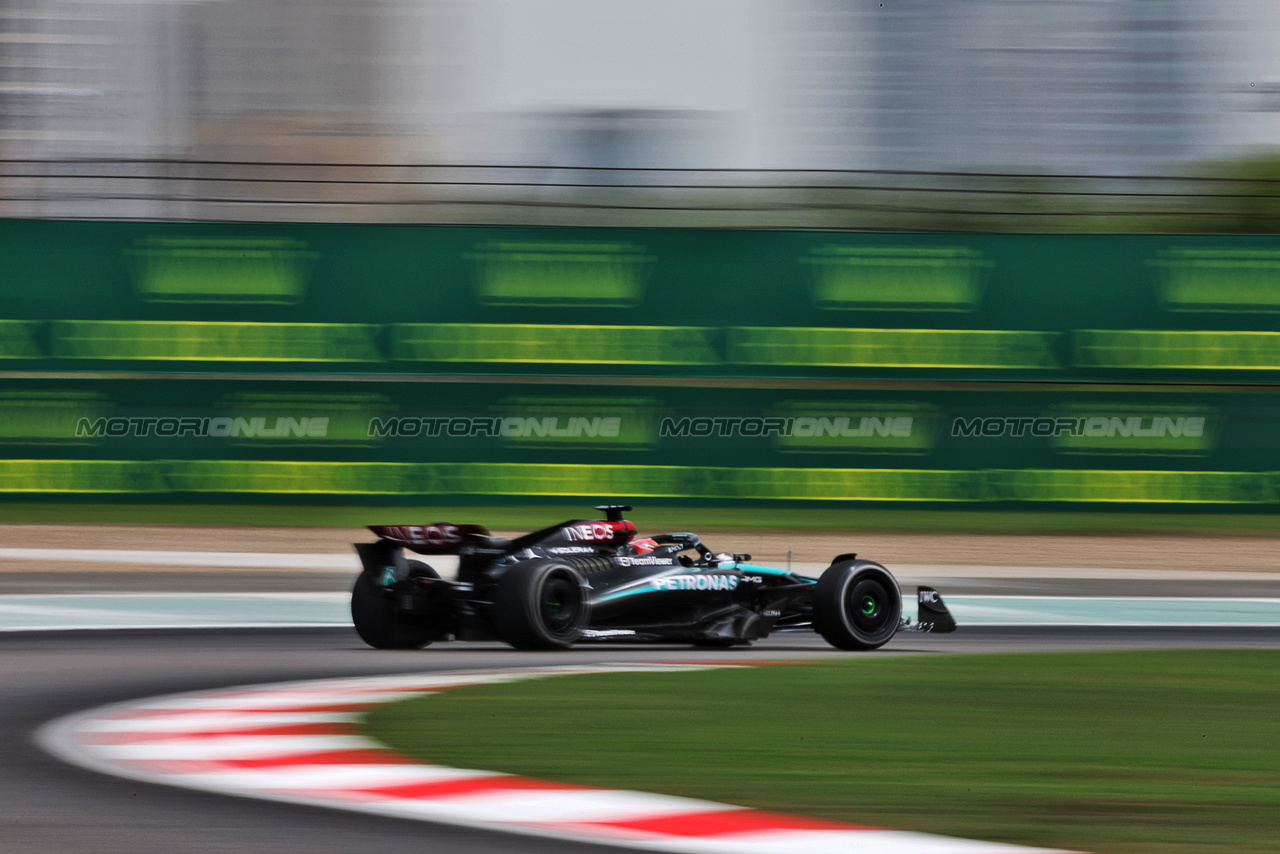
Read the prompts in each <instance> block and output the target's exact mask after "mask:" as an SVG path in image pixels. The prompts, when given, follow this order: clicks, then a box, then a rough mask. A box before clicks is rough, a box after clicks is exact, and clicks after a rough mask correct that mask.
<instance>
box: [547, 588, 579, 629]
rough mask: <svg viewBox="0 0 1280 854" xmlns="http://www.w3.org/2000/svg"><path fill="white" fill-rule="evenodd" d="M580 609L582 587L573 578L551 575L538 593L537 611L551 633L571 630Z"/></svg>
mask: <svg viewBox="0 0 1280 854" xmlns="http://www.w3.org/2000/svg"><path fill="white" fill-rule="evenodd" d="M581 611H582V588H581V587H580V586H579V585H578V584H576V583H575V582H574V581H573V579H570V578H565V577H564V576H563V575H553V576H551V577H550V578H548V579H547V581H546V583H545V584H543V585H542V590H541V591H539V594H538V613H539V614H540V615H541V617H542V624H543V625H544V626H546V627H547V630H548V631H549V632H551V633H552V634H564V633H565V632H569V631H572V630H573V629H574V628H575V627H576V626H577V624H578V615H579V614H580V613H581Z"/></svg>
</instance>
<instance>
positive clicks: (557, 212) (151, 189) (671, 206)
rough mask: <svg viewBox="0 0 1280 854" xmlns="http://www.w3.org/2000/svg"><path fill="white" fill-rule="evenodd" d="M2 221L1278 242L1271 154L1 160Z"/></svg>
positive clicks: (1279, 203)
mask: <svg viewBox="0 0 1280 854" xmlns="http://www.w3.org/2000/svg"><path fill="white" fill-rule="evenodd" d="M0 216H5V217H12V218H24V217H25V218H37V217H38V218H104V219H143V220H198V221H226V220H234V221H252V222H414V223H442V224H475V225H559V226H615V227H675V228H768V229H814V228H821V229H828V228H829V229H856V230H862V231H898V232H900V231H977V232H1003V231H1010V232H1081V233H1083V232H1110V233H1116V232H1122V233H1259V232H1260V233H1274V232H1276V231H1277V230H1278V229H1280V172H1277V170H1276V168H1275V162H1274V160H1266V159H1264V160H1260V161H1257V162H1253V163H1250V162H1247V161H1246V162H1240V163H1233V164H1219V165H1215V166H1207V167H1205V169H1204V173H1203V174H1191V175H1182V176H1159V175H1054V174H1004V173H982V172H924V171H919V172H916V171H873V170H743V169H649V168H612V167H545V166H538V165H512V166H485V165H469V166H468V165H430V164H412V163H405V164H388V163H364V164H360V163H322V162H318V163H300V162H287V163H286V162H266V161H264V162H247V161H217V160H186V159H172V160H128V159H85V160H23V159H9V160H0Z"/></svg>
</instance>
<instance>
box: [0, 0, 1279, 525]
mask: <svg viewBox="0 0 1280 854" xmlns="http://www.w3.org/2000/svg"><path fill="white" fill-rule="evenodd" d="M0 25H2V32H0V75H3V83H2V84H0V105H2V109H0V214H3V216H4V217H5V218H4V219H3V220H0V235H2V236H3V245H4V248H5V259H6V266H5V268H4V271H3V275H2V276H0V295H2V296H3V314H2V316H0V360H3V364H4V366H5V368H6V371H5V375H4V377H3V378H2V380H0V404H3V407H2V408H0V444H3V446H4V448H5V452H6V453H5V458H4V459H3V460H0V488H3V490H4V491H5V492H6V493H8V494H10V495H15V496H24V495H25V496H54V497H58V496H63V497H65V496H68V495H80V496H97V497H104V496H105V497H108V498H116V497H121V496H132V497H139V496H141V497H144V498H145V497H148V496H149V497H163V498H165V499H166V500H167V499H168V498H170V497H175V496H176V497H180V498H183V499H184V500H193V499H196V498H202V497H214V498H220V499H225V500H238V499H237V498H236V497H237V496H245V495H252V496H258V497H260V498H264V499H272V500H277V499H282V497H283V498H284V499H289V500H307V501H310V500H313V499H323V500H345V501H353V502H363V501H371V500H386V501H393V500H394V501H403V502H409V503H411V502H418V501H425V500H431V501H462V500H484V501H503V500H508V499H511V500H517V501H550V500H561V501H572V502H580V501H581V502H585V500H590V499H597V498H599V499H622V500H634V501H637V502H643V501H654V502H658V501H668V502H678V501H682V500H688V501H700V502H706V503H710V504H716V503H724V502H735V501H740V500H750V501H758V502H770V503H773V504H780V503H785V502H794V501H798V500H803V501H829V502H845V501H851V500H853V501H865V502H923V503H926V504H933V503H937V502H952V503H955V502H960V503H966V504H972V503H979V504H984V505H990V504H992V503H996V504H999V503H1009V502H1012V503H1015V504H1020V503H1022V504H1025V503H1027V502H1040V503H1044V502H1048V503H1052V504H1055V505H1057V504H1065V505H1066V506H1082V505H1090V506H1095V507H1108V506H1114V505H1117V504H1120V505H1126V506H1139V507H1143V508H1148V509H1149V508H1153V507H1171V506H1173V507H1196V508H1207V507H1216V508H1224V507H1226V508H1238V507H1251V508H1255V509H1257V508H1272V509H1273V508H1274V507H1275V505H1276V504H1278V503H1280V454H1277V449H1278V446H1277V442H1276V438H1275V437H1276V436H1280V404H1277V403H1275V402H1274V401H1275V396H1274V395H1272V394H1270V393H1269V390H1270V389H1271V388H1273V387H1274V386H1273V385H1272V384H1273V383H1275V382H1276V381H1278V380H1280V331H1278V327H1277V318H1280V243H1278V242H1277V239H1276V237H1275V232H1276V228H1277V226H1278V225H1280V157H1278V155H1277V154H1276V152H1277V151H1280V149H1278V148H1277V147H1276V146H1277V145H1280V52H1277V51H1276V50H1275V45H1276V44H1277V43H1278V42H1280V38H1278V36H1280V5H1277V4H1275V3H1271V2H1263V0H1224V2H1219V3H1214V4H1204V3H1194V2H1187V0H1063V2H1047V0H968V1H967V2H950V3H944V2H937V0H886V2H884V3H880V2H861V1H860V2H827V0H788V2H780V0H679V2H677V0H653V1H652V2H645V3H632V2H619V0H607V2H602V0H540V2H532V0H530V1H529V2H520V0H469V1H468V2H455V0H413V2H411V1H410V0H360V2H357V1H356V0H306V2H302V1H301V0H252V2H250V0H209V2H169V1H168V0H166V1H165V2H159V1H158V0H157V2H104V0H94V2H78V0H0ZM568 226H572V227H573V228H566V227H568ZM1003 232H1019V233H1016V234H1010V233H1003ZM1063 232H1072V233H1063ZM195 380H199V382H196V381H195ZM148 419H149V420H148Z"/></svg>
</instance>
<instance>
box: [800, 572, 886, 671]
mask: <svg viewBox="0 0 1280 854" xmlns="http://www.w3.org/2000/svg"><path fill="white" fill-rule="evenodd" d="M901 619H902V593H901V591H900V590H899V589H898V582H897V581H896V580H895V579H894V577H893V575H892V574H890V572H889V570H887V569H885V568H884V567H883V566H881V565H880V564H878V563H874V562H872V561H869V560H849V561H841V562H839V563H834V564H832V565H831V566H830V567H828V568H827V570H826V572H824V573H822V576H821V577H820V578H819V579H818V583H817V584H815V585H814V590H813V627H814V628H815V629H816V630H817V631H818V634H820V635H822V637H823V638H824V639H825V640H826V642H827V643H829V644H831V645H832V646H834V647H836V648H838V649H850V650H868V649H878V648H880V647H882V646H884V645H885V644H886V643H888V642H889V640H890V638H892V637H893V636H894V634H896V633H897V631H898V624H899V622H900V621H901Z"/></svg>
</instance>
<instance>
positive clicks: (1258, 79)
mask: <svg viewBox="0 0 1280 854" xmlns="http://www.w3.org/2000/svg"><path fill="white" fill-rule="evenodd" d="M1277 42H1280V4H1277V3H1274V2H1273V0H1220V2H1216V3H1213V4H1206V3H1202V2H1194V0H1056V1H1055V0H965V2H940V0H885V2H883V3H880V2H878V0H877V2H856V3H854V2H848V0H648V2H644V3H640V2H621V0H617V2H613V0H611V2H599V0H0V158H3V159H4V160H5V161H6V162H7V164H8V165H7V167H6V170H5V172H4V175H3V179H2V180H3V188H4V192H3V202H2V203H0V204H3V208H2V209H0V213H3V214H4V215H9V216H23V215H26V216H32V215H34V216H41V215H69V214H70V215H111V212H112V211H115V212H116V213H117V214H119V213H121V212H122V211H123V213H124V214H125V215H130V216H173V217H201V216H209V215H211V214H212V215H225V214H226V210H225V208H226V206H227V205H233V204H235V202H236V201H237V200H241V201H244V200H249V201H252V202H254V203H255V204H257V205H259V207H260V206H261V205H262V204H266V203H270V202H273V201H274V202H278V203H281V204H283V205H284V206H283V207H280V208H279V209H278V210H277V213H278V214H279V215H280V216H282V217H284V218H288V217H290V216H297V215H299V211H298V210H297V209H296V206H300V205H303V204H304V203H310V202H314V203H315V204H314V205H312V206H311V208H312V209H311V210H310V211H307V212H306V214H307V215H308V216H309V217H319V218H325V217H332V218H339V219H343V218H350V217H352V216H353V215H357V214H355V213H353V210H355V209H353V208H352V205H356V206H359V208H358V209H359V213H358V215H359V216H360V217H361V218H388V217H405V216H407V217H411V218H421V217H422V216H429V215H428V214H427V213H425V212H426V211H427V210H428V209H429V205H430V204H442V205H450V204H455V203H457V202H458V201H459V199H460V198H461V196H459V191H458V190H456V189H454V190H445V189H442V188H446V187H454V188H457V187H459V186H462V185H467V186H469V187H470V188H471V189H470V191H469V192H470V193H471V196H469V197H467V199H463V200H464V201H466V200H468V199H469V200H470V201H476V200H477V199H483V200H484V201H485V202H486V203H492V202H494V201H495V200H501V199H503V198H506V197H508V196H509V197H511V198H517V197H518V196H519V195H520V194H519V192H514V193H506V194H505V195H504V192H503V191H502V189H501V188H502V187H504V186H506V185H509V184H524V185H529V184H539V183H558V184H570V185H581V184H601V185H618V184H624V183H628V181H626V180H623V177H622V176H621V175H620V173H617V172H616V170H619V169H635V168H640V169H651V170H694V169H737V170H746V171H747V172H750V171H751V170H770V169H772V170H792V171H796V170H805V169H814V170H879V171H888V172H893V171H898V170H916V171H955V170H959V171H969V172H1026V173H1035V174H1068V175H1082V176H1123V175H1133V174H1176V173H1184V172H1187V171H1189V170H1194V169H1196V168H1199V165H1200V164H1203V163H1205V162H1207V161H1213V160H1222V159H1224V158H1231V157H1239V156H1243V155H1246V154H1248V153H1251V152H1255V151H1257V150H1260V149H1263V148H1266V147H1268V146H1277V145H1280V52H1277V51H1276V50H1275V49H1274V44H1275V43H1277ZM103 159H107V160H113V161H126V165H121V164H120V163H119V162H116V163H115V164H114V165H110V166H106V165H102V164H101V163H99V164H97V165H94V164H90V163H87V162H86V161H92V160H103ZM49 160H56V161H60V163H59V164H57V165H50V164H48V163H46V162H44V161H49ZM61 161H72V162H71V163H65V162H61ZM264 162H265V163H271V164H291V165H297V168H299V169H301V168H302V165H303V164H322V165H327V166H328V167H329V169H328V171H326V172H324V174H323V176H321V173H320V172H318V171H315V170H312V171H297V172H290V173H289V175H288V176H285V175H283V173H281V171H280V169H275V170H273V171H270V172H268V171H262V170H261V169H260V170H259V171H256V172H254V171H245V170H246V169H247V167H235V168H236V169H238V170H239V171H234V170H233V167H231V166H228V165H227V164H228V163H237V164H238V163H264ZM24 164H25V165H24ZM33 164H34V165H33ZM192 164H195V165H192ZM441 165H449V166H454V167H458V166H481V167H490V168H493V167H525V168H524V169H523V170H516V171H500V172H496V173H495V172H484V173H477V172H474V171H466V170H462V171H457V170H456V169H455V171H453V172H448V173H441V172H438V171H437V172H434V173H431V174H429V175H425V176H424V175H423V174H421V173H414V172H405V171H403V169H400V171H396V170H395V169H393V170H392V171H390V172H379V171H376V168H375V167H389V168H390V167H396V168H401V167H405V168H413V167H423V166H434V167H438V166H441ZM565 169H569V170H574V169H577V170H580V171H579V172H577V173H574V174H573V175H571V176H569V177H568V178H566V177H565V174H564V173H563V171H562V170H565ZM228 170H233V171H230V172H229V171H228ZM335 170H336V171H335ZM362 170H363V171H362ZM370 170H373V171H370ZM530 170H532V171H530ZM557 170H561V171H557ZM284 177H289V178H291V180H292V182H293V183H287V182H284V181H283V178H284ZM217 179H221V180H222V181H223V182H224V183H225V184H229V185H232V186H224V187H220V188H219V187H213V186H212V182H214V181H215V180H217ZM326 181H327V182H328V183H325V182H326ZM415 181H416V182H417V183H416V184H415ZM726 181H727V182H728V183H730V184H733V185H734V186H741V185H743V184H748V185H749V184H752V183H753V182H754V183H755V184H761V183H766V184H767V183H770V181H769V180H763V179H752V178H749V177H743V176H741V175H738V176H736V177H735V178H733V179H732V180H731V181H729V180H728V179H726ZM631 183H639V184H648V185H654V184H659V185H664V184H674V185H680V184H682V183H684V184H687V183H701V184H705V183H706V180H705V176H701V177H700V178H698V179H697V180H690V179H688V178H687V177H683V178H682V177H681V176H680V175H678V174H668V175H661V176H657V177H655V176H653V175H648V176H644V177H643V178H638V179H637V180H636V181H633V182H631ZM775 183H776V182H775ZM273 194H275V195H273ZM686 195H687V194H686ZM122 202H124V204H125V206H124V208H122V207H121V203H122ZM209 203H217V204H219V205H221V206H222V207H221V208H219V209H217V210H214V209H212V208H209V207H208V204H209ZM347 203H350V204H347ZM380 205H381V206H388V207H386V208H385V209H382V210H377V208H378V206H380ZM406 205H408V206H414V207H413V209H412V210H408V211H406V210H405V209H404V206H406ZM291 206H292V207H291ZM728 207H732V205H728ZM393 211H394V212H393ZM256 215H257V216H267V215H268V214H265V213H262V211H261V210H258V211H257V213H256ZM508 215H509V214H508Z"/></svg>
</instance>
